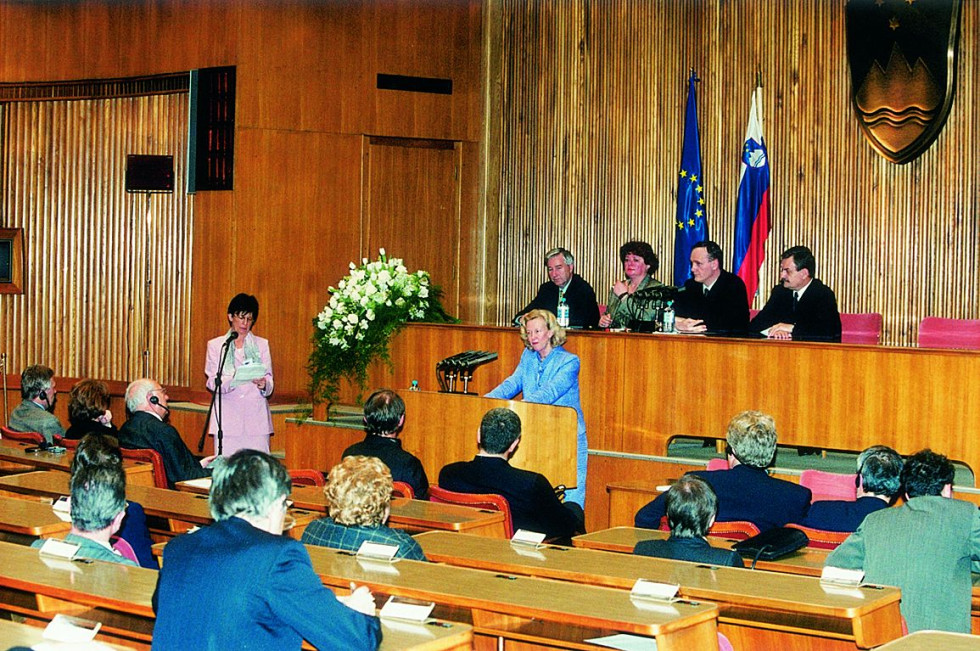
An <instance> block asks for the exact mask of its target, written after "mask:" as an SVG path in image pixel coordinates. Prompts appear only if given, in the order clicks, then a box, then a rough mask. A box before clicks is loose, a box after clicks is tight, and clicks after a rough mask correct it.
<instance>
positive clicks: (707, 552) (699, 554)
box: [633, 475, 745, 567]
mask: <svg viewBox="0 0 980 651" xmlns="http://www.w3.org/2000/svg"><path fill="white" fill-rule="evenodd" d="M665 501H666V503H667V524H669V525H670V538H668V539H667V540H644V541H643V542H641V543H639V544H637V546H636V547H635V548H634V549H633V553H634V554H639V555H640V556H654V557H656V558H670V559H673V560H678V561H692V562H695V563H708V564H711V565H722V566H730V567H745V566H744V564H743V563H742V557H741V556H739V555H738V552H735V551H732V550H731V549H721V548H718V547H712V546H711V545H710V544H709V543H708V541H707V540H706V539H705V536H707V535H708V530H709V529H711V525H712V524H714V522H715V517H716V516H717V515H718V498H717V497H716V496H715V492H714V491H713V490H711V486H710V485H709V484H708V482H706V481H704V480H703V479H701V478H700V477H695V476H694V475H684V476H683V477H681V478H680V479H678V480H677V481H676V482H674V484H673V485H672V486H671V487H670V490H669V491H667V497H666V498H665Z"/></svg>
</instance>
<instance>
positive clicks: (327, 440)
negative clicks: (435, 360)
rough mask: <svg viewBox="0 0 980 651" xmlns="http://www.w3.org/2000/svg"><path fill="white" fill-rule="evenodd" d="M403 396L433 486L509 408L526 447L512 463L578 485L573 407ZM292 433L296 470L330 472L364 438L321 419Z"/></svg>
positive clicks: (409, 438) (406, 432)
mask: <svg viewBox="0 0 980 651" xmlns="http://www.w3.org/2000/svg"><path fill="white" fill-rule="evenodd" d="M399 395H400V396H401V397H402V399H403V400H404V401H405V427H404V429H403V431H402V434H401V437H400V438H401V439H402V445H403V447H404V448H405V449H406V450H408V451H409V452H411V453H412V454H414V455H415V456H417V457H418V458H419V459H420V460H421V461H422V465H423V466H424V467H425V472H426V474H427V475H428V476H429V483H431V484H436V483H437V482H438V479H439V471H440V470H441V469H442V467H443V466H445V465H446V464H449V463H453V462H454V461H468V460H470V459H472V458H473V456H474V455H475V454H476V452H477V446H476V434H477V431H478V430H479V428H480V420H481V419H482V418H483V414H485V413H486V412H487V411H489V410H490V409H493V408H494V407H507V408H509V409H512V410H513V411H514V412H516V413H517V415H518V416H520V418H521V444H520V446H519V447H518V449H517V453H516V454H515V455H514V458H513V459H511V463H512V464H513V465H514V466H516V467H518V468H524V469H527V470H533V471H535V472H539V473H541V474H543V475H544V476H545V477H547V478H548V481H549V482H551V483H552V485H557V484H565V486H567V487H569V488H572V487H574V486H575V483H576V479H575V448H576V444H577V435H578V418H577V415H576V414H575V410H574V409H572V408H571V407H555V406H552V405H539V404H534V403H530V402H522V401H519V400H496V399H494V398H482V397H478V396H467V395H462V394H456V393H434V392H429V391H404V392H399ZM286 429H287V436H286V458H287V459H288V461H289V465H290V466H291V467H307V468H316V469H318V470H329V469H330V468H331V467H333V465H334V464H336V463H338V462H339V461H340V458H341V454H343V452H344V449H345V448H346V447H347V446H348V445H351V444H352V443H355V442H357V441H360V440H361V439H363V438H364V432H363V431H361V430H355V429H344V428H339V427H336V426H331V425H329V424H328V423H325V422H323V421H315V420H306V421H299V420H288V421H287V423H286Z"/></svg>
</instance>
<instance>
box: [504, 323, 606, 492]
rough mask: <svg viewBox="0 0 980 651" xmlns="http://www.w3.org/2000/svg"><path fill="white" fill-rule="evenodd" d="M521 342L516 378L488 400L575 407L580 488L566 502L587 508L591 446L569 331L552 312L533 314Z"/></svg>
mask: <svg viewBox="0 0 980 651" xmlns="http://www.w3.org/2000/svg"><path fill="white" fill-rule="evenodd" d="M520 324H521V340H522V341H523V342H524V346H525V348H526V350H525V351H524V352H523V353H522V354H521V361H520V362H519V363H518V364H517V368H516V369H515V370H514V373H513V375H511V376H510V377H509V378H507V379H506V380H504V381H503V382H501V383H500V385H499V386H498V387H497V388H495V389H494V390H493V391H491V392H490V393H488V394H487V397H488V398H503V399H505V400H510V399H511V398H513V397H514V396H516V395H517V394H518V393H523V399H524V401H525V402H537V403H540V404H544V405H559V406H562V407H572V408H573V409H575V413H576V414H578V446H577V450H576V455H575V461H576V464H575V465H576V468H575V470H576V472H575V475H576V484H577V485H576V487H575V488H574V489H572V490H570V491H568V492H567V493H566V495H565V499H566V500H568V501H570V502H576V503H577V504H579V506H582V507H583V508H584V507H585V476H586V462H587V460H588V452H589V444H588V441H587V439H586V436H585V416H584V415H583V414H582V402H581V400H580V399H579V391H578V371H579V359H578V356H577V355H573V354H572V353H570V352H568V351H567V350H565V349H564V348H562V346H563V345H564V344H565V330H564V328H562V327H561V326H559V325H558V319H557V318H555V315H554V314H552V313H551V312H549V311H548V310H531V311H530V312H528V313H527V314H525V315H523V316H522V317H521V318H520Z"/></svg>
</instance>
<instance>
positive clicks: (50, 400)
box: [7, 364, 65, 443]
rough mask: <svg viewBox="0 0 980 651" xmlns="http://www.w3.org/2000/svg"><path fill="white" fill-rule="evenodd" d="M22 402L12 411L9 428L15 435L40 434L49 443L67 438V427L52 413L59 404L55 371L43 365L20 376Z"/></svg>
mask: <svg viewBox="0 0 980 651" xmlns="http://www.w3.org/2000/svg"><path fill="white" fill-rule="evenodd" d="M20 395H21V397H22V398H23V400H22V401H21V403H20V404H19V405H17V406H16V407H15V408H14V410H13V411H11V412H10V423H9V424H8V425H7V427H9V428H10V429H12V430H14V431H15V432H38V433H39V434H41V435H42V436H44V440H45V441H47V442H48V443H54V437H55V436H63V435H64V433H65V428H64V427H62V426H61V422H60V421H59V420H58V417H57V416H55V415H54V414H52V413H51V412H52V411H54V402H55V396H56V393H55V382H54V371H52V370H51V369H50V368H48V367H47V366H44V365H42V364H35V365H33V366H28V367H27V368H25V369H24V372H23V373H21V374H20Z"/></svg>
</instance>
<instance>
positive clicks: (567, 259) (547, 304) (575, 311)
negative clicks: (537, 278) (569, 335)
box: [514, 247, 599, 328]
mask: <svg viewBox="0 0 980 651" xmlns="http://www.w3.org/2000/svg"><path fill="white" fill-rule="evenodd" d="M544 266H545V268H547V269H548V278H549V279H550V280H549V281H548V282H546V283H544V284H542V285H541V287H539V288H538V293H537V295H536V296H535V297H534V300H532V301H531V302H530V303H528V304H527V306H526V307H525V308H524V309H523V310H521V311H520V312H518V313H517V314H516V315H514V323H515V324H516V323H517V319H518V318H520V317H521V315H524V314H527V313H528V312H530V311H531V310H548V311H549V312H551V313H552V314H554V315H555V316H557V315H558V304H559V303H560V302H562V301H564V303H565V304H567V305H568V325H569V327H572V328H597V327H598V326H599V304H598V301H596V298H595V291H594V290H593V289H592V286H591V285H589V283H587V282H585V281H584V280H583V279H582V277H581V276H579V275H578V274H577V273H575V257H574V256H572V253H571V251H569V250H568V249H563V248H561V247H558V248H556V249H551V250H550V251H548V252H547V253H545V254H544Z"/></svg>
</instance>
